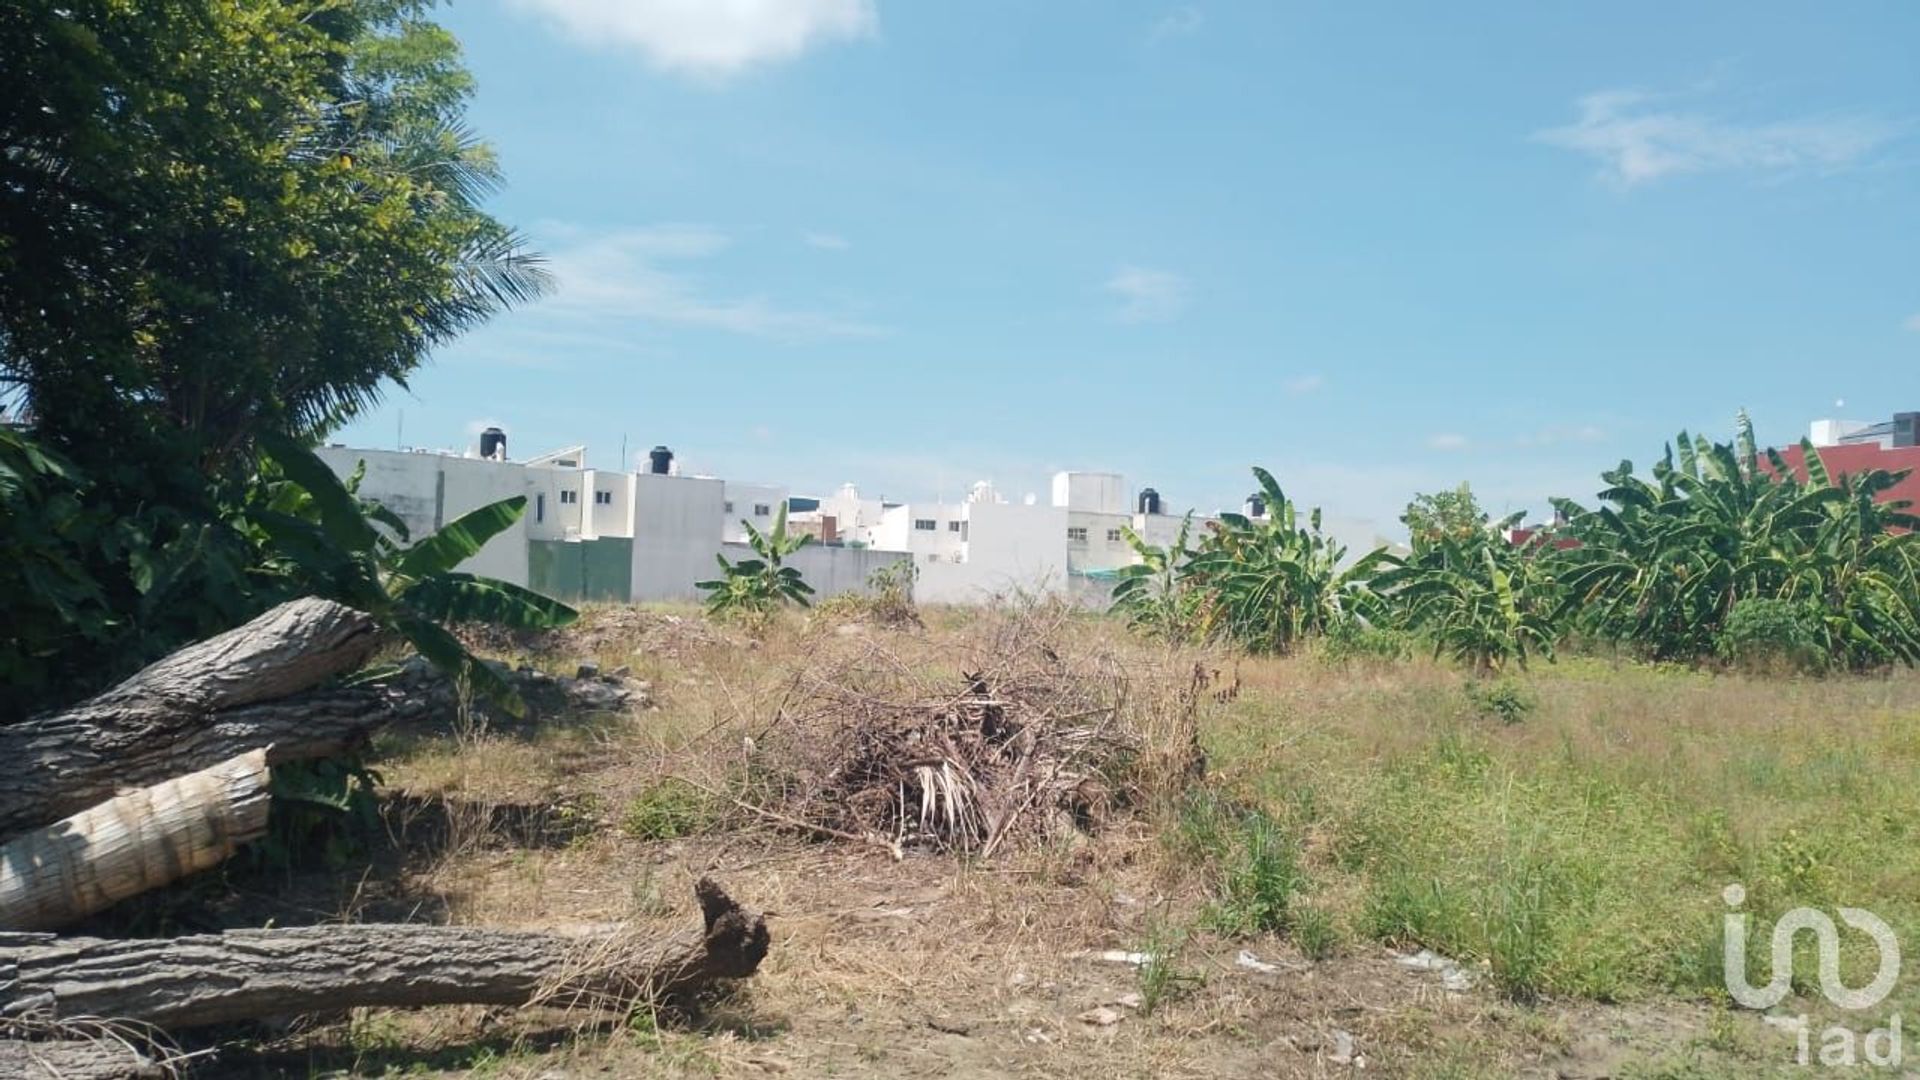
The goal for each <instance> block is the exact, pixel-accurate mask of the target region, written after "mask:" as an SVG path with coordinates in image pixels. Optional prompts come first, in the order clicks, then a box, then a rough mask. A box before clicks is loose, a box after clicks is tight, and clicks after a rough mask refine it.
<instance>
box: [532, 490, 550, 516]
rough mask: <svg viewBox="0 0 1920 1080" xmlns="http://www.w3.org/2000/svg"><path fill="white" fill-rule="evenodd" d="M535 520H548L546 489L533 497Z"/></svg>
mask: <svg viewBox="0 0 1920 1080" xmlns="http://www.w3.org/2000/svg"><path fill="white" fill-rule="evenodd" d="M533 520H535V521H545V520H547V493H546V492H544V491H542V492H540V493H539V494H537V495H535V496H534V497H533Z"/></svg>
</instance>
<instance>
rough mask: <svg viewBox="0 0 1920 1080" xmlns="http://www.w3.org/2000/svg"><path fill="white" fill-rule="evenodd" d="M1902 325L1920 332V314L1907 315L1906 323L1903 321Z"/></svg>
mask: <svg viewBox="0 0 1920 1080" xmlns="http://www.w3.org/2000/svg"><path fill="white" fill-rule="evenodd" d="M1900 325H1902V326H1904V327H1906V328H1907V329H1909V330H1911V331H1913V332H1914V333H1916V334H1920V315H1909V316H1907V321H1906V322H1904V323H1901V324H1900Z"/></svg>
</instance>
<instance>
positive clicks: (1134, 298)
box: [1106, 266, 1188, 322]
mask: <svg viewBox="0 0 1920 1080" xmlns="http://www.w3.org/2000/svg"><path fill="white" fill-rule="evenodd" d="M1106 290H1107V291H1108V292H1110V293H1112V294H1113V295H1114V296H1116V297H1118V298H1119V299H1120V311H1119V316H1120V318H1121V319H1122V320H1124V321H1126V322H1165V321H1167V320H1168V319H1173V318H1177V317H1178V316H1179V315H1180V313H1181V312H1183V311H1185V310H1186V309H1187V293H1188V289H1187V282H1186V279H1185V278H1182V277H1181V276H1180V275H1178V274H1169V273H1167V272H1166V271H1164V270H1149V269H1147V268H1146V267H1144V266H1122V267H1121V268H1120V269H1118V270H1116V271H1114V272H1113V276H1112V277H1110V278H1108V279H1107V284H1106Z"/></svg>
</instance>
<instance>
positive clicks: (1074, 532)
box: [1067, 525, 1087, 544]
mask: <svg viewBox="0 0 1920 1080" xmlns="http://www.w3.org/2000/svg"><path fill="white" fill-rule="evenodd" d="M1067 540H1068V542H1070V543H1075V544H1084V543H1086V542H1087V530H1085V529H1082V528H1078V527H1075V526H1071V525H1070V526H1068V527H1067Z"/></svg>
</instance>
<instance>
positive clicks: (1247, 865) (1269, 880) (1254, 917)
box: [1213, 812, 1306, 934]
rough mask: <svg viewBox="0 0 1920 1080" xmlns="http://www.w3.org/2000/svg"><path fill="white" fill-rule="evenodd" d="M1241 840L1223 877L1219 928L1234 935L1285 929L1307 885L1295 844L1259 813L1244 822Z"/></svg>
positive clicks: (1217, 915)
mask: <svg viewBox="0 0 1920 1080" xmlns="http://www.w3.org/2000/svg"><path fill="white" fill-rule="evenodd" d="M1236 840H1237V843H1236V846H1235V849H1234V851H1233V854H1232V856H1231V857H1230V858H1229V860H1228V863H1227V866H1226V867H1225V873H1224V875H1223V878H1222V881H1221V885H1222V889H1221V892H1222V896H1221V898H1220V901H1219V903H1218V904H1217V905H1216V906H1215V911H1214V915H1213V922H1214V924H1215V926H1216V927H1218V928H1219V929H1221V930H1222V931H1225V932H1228V933H1234V934H1277V933H1282V932H1284V931H1286V930H1287V929H1288V928H1289V926H1290V925H1291V915H1292V912H1293V904H1294V897H1295V895H1296V894H1297V893H1299V892H1300V891H1301V890H1302V888H1303V887H1304V886H1305V885H1306V878H1305V875H1303V874H1302V873H1301V871H1300V861H1299V854H1298V850H1297V847H1296V845H1295V844H1294V843H1293V842H1292V841H1291V840H1289V839H1288V838H1287V837H1286V836H1285V835H1284V834H1283V833H1282V832H1281V830H1280V828H1279V826H1277V825H1275V824H1274V823H1273V821H1272V820H1271V819H1269V818H1268V817H1267V816H1266V815H1265V814H1262V813H1258V812H1255V813H1251V814H1248V815H1247V816H1246V818H1245V819H1244V820H1242V821H1241V822H1240V826H1239V829H1238V834H1237V837H1236Z"/></svg>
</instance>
